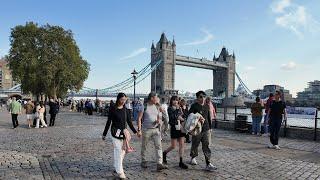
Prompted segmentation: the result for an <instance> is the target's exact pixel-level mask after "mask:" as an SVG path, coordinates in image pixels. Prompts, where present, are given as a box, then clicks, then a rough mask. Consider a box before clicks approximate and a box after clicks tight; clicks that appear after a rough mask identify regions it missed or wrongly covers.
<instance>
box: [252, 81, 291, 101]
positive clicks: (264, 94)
mask: <svg viewBox="0 0 320 180" xmlns="http://www.w3.org/2000/svg"><path fill="white" fill-rule="evenodd" d="M276 91H280V92H282V97H281V99H283V100H284V101H285V102H288V103H293V102H294V99H293V97H292V94H290V91H289V90H286V89H284V87H282V86H279V85H275V84H273V85H265V86H263V89H257V90H254V91H253V94H255V95H256V96H259V97H260V98H262V99H266V98H268V97H269V95H270V93H273V94H274V93H275V92H276Z"/></svg>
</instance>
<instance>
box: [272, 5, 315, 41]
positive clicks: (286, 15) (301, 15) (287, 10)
mask: <svg viewBox="0 0 320 180" xmlns="http://www.w3.org/2000/svg"><path fill="white" fill-rule="evenodd" d="M271 10H272V12H273V13H274V14H275V15H276V18H275V23H276V24H277V25H278V26H280V27H283V28H286V29H288V30H290V31H291V32H293V33H294V34H296V35H297V36H298V37H299V38H301V39H302V38H303V36H304V33H305V32H311V33H316V32H319V31H320V23H319V22H318V21H317V20H315V19H314V18H313V16H312V15H311V14H310V13H308V12H307V10H306V8H305V7H304V6H302V5H298V4H295V3H292V2H291V1H290V0H279V1H275V2H274V3H273V4H272V5H271Z"/></svg>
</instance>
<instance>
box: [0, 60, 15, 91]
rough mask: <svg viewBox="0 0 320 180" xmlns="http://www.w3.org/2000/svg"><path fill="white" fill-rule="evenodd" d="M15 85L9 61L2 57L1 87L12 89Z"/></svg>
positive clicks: (0, 69) (0, 70) (0, 68)
mask: <svg viewBox="0 0 320 180" xmlns="http://www.w3.org/2000/svg"><path fill="white" fill-rule="evenodd" d="M14 85H15V84H14V81H13V79H12V74H11V71H10V69H9V66H8V63H7V62H6V61H5V59H4V58H2V59H0V89H10V88H12V87H13V86H14Z"/></svg>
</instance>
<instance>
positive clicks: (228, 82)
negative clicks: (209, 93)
mask: <svg viewBox="0 0 320 180" xmlns="http://www.w3.org/2000/svg"><path fill="white" fill-rule="evenodd" d="M213 61H217V62H222V63H226V64H227V66H228V67H227V68H220V67H217V68H216V69H214V70H213V96H221V95H225V97H230V96H231V95H234V93H235V92H234V91H235V72H236V57H235V55H234V53H233V54H232V55H231V54H229V52H228V50H227V49H226V48H225V47H223V48H222V50H221V52H220V55H219V56H218V57H217V58H216V57H215V56H214V57H213Z"/></svg>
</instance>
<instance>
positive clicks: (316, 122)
mask: <svg viewBox="0 0 320 180" xmlns="http://www.w3.org/2000/svg"><path fill="white" fill-rule="evenodd" d="M317 129H318V110H316V116H315V118H314V138H313V140H315V141H316V140H317Z"/></svg>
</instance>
